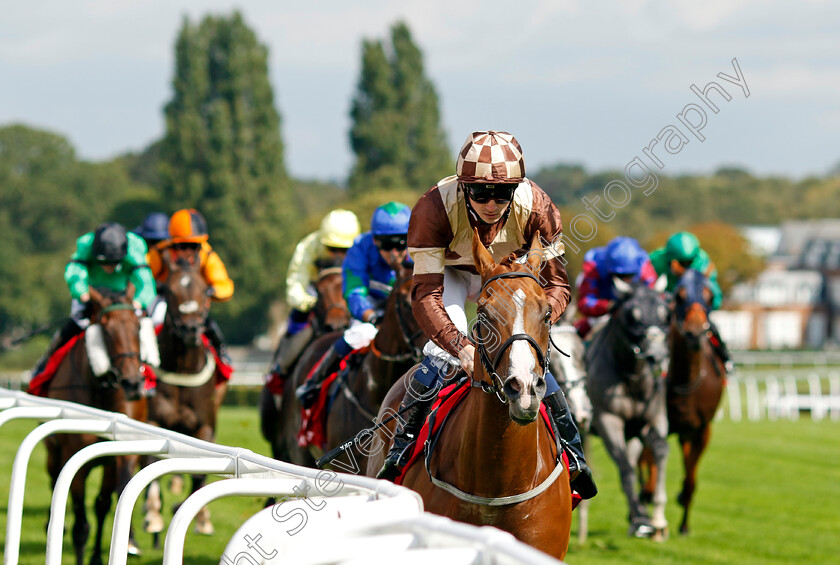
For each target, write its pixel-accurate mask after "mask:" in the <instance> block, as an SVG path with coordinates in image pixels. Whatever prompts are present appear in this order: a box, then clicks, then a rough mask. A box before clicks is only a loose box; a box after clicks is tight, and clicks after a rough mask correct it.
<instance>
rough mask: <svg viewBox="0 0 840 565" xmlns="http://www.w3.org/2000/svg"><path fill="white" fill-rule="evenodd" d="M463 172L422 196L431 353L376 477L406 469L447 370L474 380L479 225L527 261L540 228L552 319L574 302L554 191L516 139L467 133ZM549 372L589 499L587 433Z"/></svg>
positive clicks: (414, 246)
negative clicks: (544, 185)
mask: <svg viewBox="0 0 840 565" xmlns="http://www.w3.org/2000/svg"><path fill="white" fill-rule="evenodd" d="M456 173H457V174H456V175H453V176H450V177H446V178H444V179H441V180H440V181H438V183H437V185H436V186H434V187H433V188H431V189H430V190H429V191H427V192H426V193H425V194H424V195H423V196H421V197H420V200H419V201H418V202H417V204H416V205H415V207H414V209H413V210H412V213H411V222H410V224H409V228H408V252H409V254H410V255H411V258H412V259H413V260H414V283H415V284H414V290H413V294H412V304H413V310H414V315H415V317H416V319H417V321H418V323H419V324H420V327H421V328H422V329H423V332H424V333H425V334H426V336H427V337H428V338H429V340H430V341H429V342H428V343H427V344H426V346H425V348H424V350H423V353H424V354H425V355H426V358H425V359H424V360H423V361H422V362H421V363H420V365H419V367H418V368H417V370H415V371H414V373H413V375H412V377H411V382H408V383H406V388H407V391H408V392H407V393H406V396H405V398H404V399H403V401H402V404H401V405H400V411H401V413H402V414H403V419H402V420H400V422H399V425H398V426H397V430H396V435H395V437H394V443H393V445H392V447H391V450H390V451H389V453H388V456H387V458H386V460H385V464H384V465H383V467H382V469H381V470H380V472H379V473H378V475H377V476H378V477H379V478H384V479H388V480H394V478H395V477H397V476H398V475H399V473H400V470H401V467H402V466H403V465H404V464H405V459H406V457H407V454H408V453H409V449H408V448H409V447H410V446H411V444H412V441H413V440H414V438H415V437H416V436H417V433H418V432H419V430H420V428H421V427H422V425H423V422H424V421H425V419H426V416H427V415H428V412H429V409H430V408H431V405H432V402H433V400H434V398H435V396H436V391H437V390H438V389H439V388H440V386H441V384H442V382H443V381H444V380H446V379H448V378H449V376H447V375H451V374H452V372H453V370H454V369H455V368H460V369H461V370H463V371H464V372H466V373H467V375H469V376H470V377H471V376H472V372H473V366H474V357H475V352H476V349H475V345H474V344H473V342H472V341H471V339H470V337H468V326H469V324H468V320H467V316H466V313H465V310H464V304H465V302H466V301H467V300H468V299H472V300H475V298H476V297H477V295H478V294H479V291H480V289H481V280H480V277H479V276H478V274H477V272H476V270H475V267H474V265H473V259H472V238H473V232H474V231H475V230H477V231H478V235H479V237H480V239H481V243H482V244H484V246H485V247H487V249H488V251H489V252H490V253H491V255H492V256H493V259H495V260H496V261H497V262H499V261H501V260H504V259H505V258H508V257H510V256H511V255H513V256H514V257H515V258H516V260H523V261H524V259H525V258H526V256H527V253H528V251H529V248H530V245H531V242H532V241H533V240H534V237H535V236H536V235H537V234H539V237H540V238H541V240H542V241H543V251H542V252H541V253H542V256H543V258H544V261H543V262H542V267H541V269H540V272H539V273H535V275H537V276H538V278H539V279H540V283H541V285H542V286H543V289H544V291H545V293H546V295H547V297H548V301H549V303H550V304H551V307H552V315H551V321H552V323H553V322H556V321H557V319H558V318H559V317H560V315H561V314H562V313H563V311H564V310H565V309H566V306H567V305H568V304H569V300H570V296H571V291H570V287H569V282H568V276H567V275H566V268H565V266H564V263H563V260H562V257H561V256H562V255H563V253H564V246H563V243H562V241H561V232H562V225H561V220H560V212H559V211H558V210H557V208H556V207H555V206H554V204H553V203H552V202H551V199H550V198H549V197H548V195H547V194H546V193H545V192H543V190H542V189H541V188H540V187H538V186H537V185H536V184H535V183H534V182H532V181H530V180H529V179H527V178H526V177H525V163H524V160H523V158H522V151H521V148H520V146H519V143H518V142H517V141H516V139H515V138H514V137H513V136H512V135H510V134H509V133H506V132H497V131H480V132H474V133H472V134H470V135H469V137H468V138H467V141H466V143H464V146H463V147H462V148H461V151H460V152H459V155H458V161H457V165H456ZM545 377H546V383H547V387H548V390H547V391H546V396H545V400H544V402H545V403H546V406H547V407H548V408H549V412H550V414H551V416H552V419H553V421H554V423H555V425H556V426H557V429H558V431H559V432H560V436H561V439H562V443H563V446H564V448H565V451H566V453H567V455H568V458H569V471H570V477H571V485H572V488H573V489H575V490H576V491H577V492H578V493H579V494H580V495H581V496H582V497H583V498H591V497H593V496H595V494H596V493H597V488H596V487H595V483H594V481H593V480H592V474H591V472H590V470H589V468H588V466H587V465H586V461H585V460H584V455H583V448H582V445H581V440H580V434H579V433H578V430H577V427H576V426H575V424H574V421H573V420H572V417H571V414H570V412H569V407H568V405H567V404H566V399H565V398H564V396H563V392H562V391H561V390H560V387H559V386H558V385H557V382H556V381H555V379H554V377H553V376H551V374H550V373H548V372H547V373H546V374H545ZM412 397H414V398H412ZM415 399H416V400H415Z"/></svg>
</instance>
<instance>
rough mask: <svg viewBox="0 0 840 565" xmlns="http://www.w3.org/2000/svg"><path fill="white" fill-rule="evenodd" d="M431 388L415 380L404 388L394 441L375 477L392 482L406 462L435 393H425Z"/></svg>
mask: <svg viewBox="0 0 840 565" xmlns="http://www.w3.org/2000/svg"><path fill="white" fill-rule="evenodd" d="M432 388H434V387H427V386H426V385H424V384H422V383H420V382H419V381H417V380H415V381H414V382H413V386H412V387H410V388H409V389H408V390H406V393H405V396H404V397H403V399H402V402H400V408H399V410H398V412H399V414H400V418H399V419H398V420H397V429H396V430H395V433H394V443H393V445H391V449H390V450H389V451H388V455H387V456H385V463H384V464H383V465H382V469H380V470H379V472H378V473H377V474H376V478H377V479H385V480H386V481H391V482H394V480H395V479H396V478H397V477H399V476H400V473H401V472H402V468H403V466H404V465H405V464H406V462H407V458H408V455H409V448H410V447H411V446H412V445H413V444H414V440H415V439H416V438H417V434H419V433H420V429H421V428H422V427H423V422H425V421H426V416H428V415H429V410H430V408H431V407H432V404H433V403H434V400H435V395H427V393H428V392H429V391H430V390H432ZM427 396H428V398H426V397H427Z"/></svg>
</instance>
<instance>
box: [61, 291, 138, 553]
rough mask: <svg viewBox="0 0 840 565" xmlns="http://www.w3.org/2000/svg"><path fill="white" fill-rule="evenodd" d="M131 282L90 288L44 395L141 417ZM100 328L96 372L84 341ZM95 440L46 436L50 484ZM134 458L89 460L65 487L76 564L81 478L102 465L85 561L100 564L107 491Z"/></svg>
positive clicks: (117, 488)
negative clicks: (103, 364) (106, 365)
mask: <svg viewBox="0 0 840 565" xmlns="http://www.w3.org/2000/svg"><path fill="white" fill-rule="evenodd" d="M134 290H135V289H134V285H132V284H130V283H129V285H128V287H127V289H126V292H125V294H124V295H123V294H117V293H113V292H112V291H107V290H105V289H103V290H97V289H94V288H91V289H90V308H91V310H90V321H91V327H89V328H88V330H87V332H89V333H86V334H85V336H84V337H82V338H81V339H79V341H78V342H76V345H75V346H73V348H72V349H71V350H70V352H69V353H68V355H67V357H65V358H64V359H63V361H62V362H61V364H60V365H59V367H58V369H57V371H56V373H55V376H54V377H53V378H52V380H51V381H50V382H49V384H48V389H47V393H46V396H47V398H54V399H57V400H66V401H69V402H76V403H78V404H84V405H86V406H92V407H94V408H99V409H101V410H108V411H112V412H120V413H123V414H126V415H128V416H129V417H130V418H134V419H135V420H139V421H145V420H146V399H145V396H144V381H145V374H144V370H145V369H144V367H143V364H142V362H141V358H140V321H139V319H138V318H137V315H136V313H135V311H134V306H133V305H132V301H133V299H134ZM94 324H95V325H96V326H98V328H101V336H102V342H101V343H104V347H105V349H106V350H107V355H108V358H109V361H110V367H111V368H110V369H109V370H108V372H107V373H105V374H104V375H102V376H96V375H94V373H93V370H92V369H91V363H90V359H89V357H88V347H90V345H89V344H87V343H86V342H87V341H88V340H89V339H90V340H93V338H92V337H91V336H92V335H93V333H94V330H92V329H91V328H92V327H93V325H94ZM96 441H99V440H98V438H97V437H96V436H94V435H89V434H60V435H52V436H48V437H47V438H46V439H45V440H44V443H45V444H46V447H47V471H48V472H49V475H50V478H51V481H52V486H53V487H54V486H55V482H56V480H58V475H59V473H60V472H61V469H62V467H64V464H65V463H67V461H68V460H69V459H70V457H72V456H73V455H74V454H75V453H76V452H78V451H79V450H80V449H82V448H84V447H86V446H88V445H91V444H93V443H94V442H96ZM138 462H139V456H138V455H121V456H116V457H107V458H104V459H102V460H100V461H97V462H95V463H94V464H88V465H85V466H84V467H82V469H81V471H80V472H79V473H78V474H77V475H76V476H75V478H74V479H73V482H72V484H71V486H70V495H71V498H72V501H73V515H74V517H75V523H74V525H73V546H74V548H75V551H76V564H77V565H82V563H84V554H85V543H86V542H87V539H88V535H89V533H90V526H89V524H88V520H87V514H86V512H85V482H86V480H87V476H88V474H89V473H90V471H91V469H92V468H93V467H94V466H96V465H103V464H104V467H105V469H104V473H103V475H102V486H101V487H100V490H99V494H98V495H97V497H96V503H95V510H96V534H95V538H94V548H93V555H92V557H91V561H90V562H91V563H92V564H94V565H96V564H100V563H102V556H101V551H102V530H103V526H104V523H105V517H106V516H107V514H108V512H110V510H111V502H112V500H111V499H112V497H113V494H114V493H115V492H116V493H118V494H119V493H121V492H122V491H123V489H124V488H125V486H126V484H128V481H129V480H130V479H131V477H132V476H133V475H134V469H135V468H136V467H137V464H138ZM129 547H130V548H131V552H132V553H139V550H137V544H136V543H134V538H133V536H131V540H130V542H129Z"/></svg>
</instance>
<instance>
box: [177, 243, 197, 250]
mask: <svg viewBox="0 0 840 565" xmlns="http://www.w3.org/2000/svg"><path fill="white" fill-rule="evenodd" d="M200 247H201V244H200V243H193V242H181V243H173V244H172V249H175V250H176V251H198V249H199V248H200Z"/></svg>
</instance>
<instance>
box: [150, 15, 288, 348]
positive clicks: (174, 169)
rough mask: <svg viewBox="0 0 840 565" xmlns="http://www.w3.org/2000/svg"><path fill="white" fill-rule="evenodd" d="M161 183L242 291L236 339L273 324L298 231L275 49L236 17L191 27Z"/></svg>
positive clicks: (184, 40)
mask: <svg viewBox="0 0 840 565" xmlns="http://www.w3.org/2000/svg"><path fill="white" fill-rule="evenodd" d="M175 54H176V57H175V77H174V79H173V87H174V96H173V98H172V100H171V101H170V102H169V103H168V104H167V105H166V108H165V113H166V125H167V131H166V136H165V138H164V140H163V142H162V145H161V160H162V163H161V181H162V184H163V190H164V195H165V201H166V202H167V203H168V205H169V206H170V207H171V208H172V210H173V211H174V210H175V209H177V208H182V207H194V208H196V209H198V210H199V211H200V212H202V214H204V216H205V217H206V219H207V223H208V226H209V228H210V239H211V242H212V244H213V246H214V247H215V248H216V249H218V251H219V254H220V256H221V257H222V258H223V260H224V261H225V262H226V264H227V266H228V270H229V271H230V274H231V277H232V278H233V279H234V283H235V285H236V293H235V294H234V298H233V299H232V301H231V303H229V305H226V306H225V307H224V308H222V309H221V312H222V313H223V315H224V316H225V317H227V318H228V319H227V320H226V322H227V323H226V324H224V325H225V329H226V330H228V331H229V333H231V336H230V337H233V338H234V339H237V338H238V339H244V338H248V337H251V336H252V335H253V334H254V333H255V331H258V330H260V329H262V327H263V326H264V325H265V323H266V322H267V320H266V312H267V308H266V306H267V304H268V303H269V302H270V301H272V300H274V299H276V298H277V296H278V294H279V291H280V288H279V287H280V286H281V281H283V280H284V277H285V269H286V266H287V263H288V258H289V256H290V254H291V247H292V243H293V241H291V240H292V239H294V236H293V235H291V233H293V232H296V230H294V229H293V228H294V226H293V225H292V224H291V223H290V221H291V220H292V210H291V206H290V203H291V201H292V198H291V194H290V191H291V188H290V186H291V185H290V182H289V179H288V175H287V173H286V168H285V165H284V161H283V142H282V139H281V136H280V115H279V114H278V112H277V110H276V108H275V107H274V95H273V93H272V89H271V85H270V84H269V80H268V64H267V59H268V51H267V49H266V47H265V46H263V45H262V44H260V42H259V41H258V40H257V37H256V35H255V34H254V32H253V31H251V29H249V28H248V26H247V25H246V24H245V23H244V21H243V19H242V16H241V15H240V14H239V13H238V12H236V13H234V14H233V15H232V16H230V17H206V18H204V19H203V20H202V21H201V23H200V24H198V25H194V24H191V23H190V22H189V21H188V20H185V21H184V24H183V26H182V28H181V31H180V33H179V36H178V39H177V42H176V46H175Z"/></svg>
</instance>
